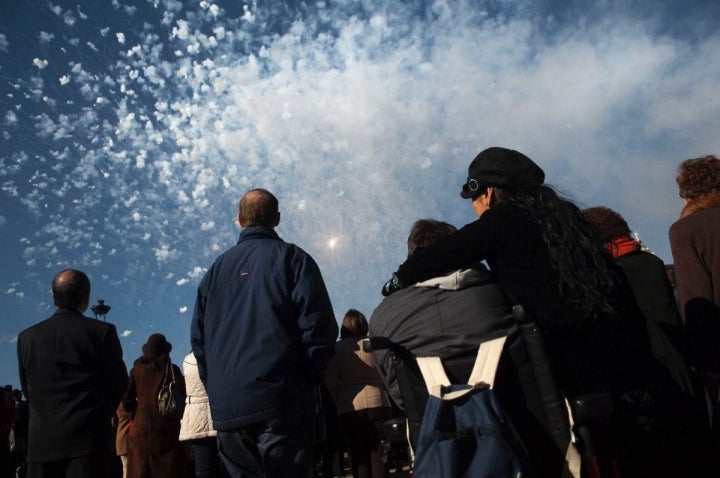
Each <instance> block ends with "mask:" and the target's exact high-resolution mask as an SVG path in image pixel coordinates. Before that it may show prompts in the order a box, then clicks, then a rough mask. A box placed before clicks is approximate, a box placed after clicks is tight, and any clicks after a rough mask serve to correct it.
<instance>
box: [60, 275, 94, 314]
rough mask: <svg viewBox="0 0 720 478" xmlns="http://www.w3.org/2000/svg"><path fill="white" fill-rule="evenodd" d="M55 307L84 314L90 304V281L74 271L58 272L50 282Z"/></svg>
mask: <svg viewBox="0 0 720 478" xmlns="http://www.w3.org/2000/svg"><path fill="white" fill-rule="evenodd" d="M52 294H53V300H54V302H55V306H57V307H62V308H64V309H78V310H80V311H81V312H84V311H85V310H86V309H87V307H88V304H89V303H90V279H88V276H86V275H85V273H84V272H82V271H78V270H75V269H65V270H64V271H60V272H59V273H58V274H57V275H56V276H55V278H54V279H53V281H52Z"/></svg>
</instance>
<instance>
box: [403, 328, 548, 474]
mask: <svg viewBox="0 0 720 478" xmlns="http://www.w3.org/2000/svg"><path fill="white" fill-rule="evenodd" d="M505 340H506V337H500V338H498V339H494V340H489V341H487V342H484V343H482V344H481V345H480V348H479V350H478V354H477V358H476V361H475V366H474V367H473V371H472V373H471V375H470V379H469V380H468V384H466V385H451V384H450V381H449V380H448V378H447V375H446V374H445V370H444V368H443V366H442V362H441V361H440V358H439V357H418V358H417V363H418V366H419V367H420V371H421V372H422V375H423V378H424V379H425V383H426V385H427V387H428V392H429V393H430V397H429V399H428V402H427V406H426V408H425V415H424V417H423V421H422V426H421V428H420V436H419V439H418V445H417V450H416V454H415V463H414V466H413V476H415V477H416V478H426V477H427V478H431V477H432V478H459V477H472V478H483V477H488V478H489V477H493V478H500V477H508V478H526V477H534V476H535V474H534V472H533V470H531V468H530V464H529V463H530V461H529V459H528V454H527V450H526V449H525V446H524V445H523V443H522V441H521V440H520V437H519V436H518V434H517V432H516V431H515V428H514V427H513V425H512V423H511V422H510V419H509V418H508V416H507V414H506V413H505V411H504V410H503V407H502V405H501V404H500V402H499V400H498V398H497V396H496V394H495V392H494V390H493V385H494V381H495V372H496V371H497V366H498V362H499V360H500V355H501V353H502V350H503V347H504V345H505Z"/></svg>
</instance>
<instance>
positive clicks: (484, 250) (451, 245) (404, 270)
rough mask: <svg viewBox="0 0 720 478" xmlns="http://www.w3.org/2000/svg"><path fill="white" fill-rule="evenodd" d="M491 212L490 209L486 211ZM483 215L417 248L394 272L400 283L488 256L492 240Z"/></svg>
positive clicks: (452, 268)
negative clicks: (425, 245)
mask: <svg viewBox="0 0 720 478" xmlns="http://www.w3.org/2000/svg"><path fill="white" fill-rule="evenodd" d="M489 214H490V211H488V212H486V213H485V215H489ZM485 215H484V216H485ZM484 216H483V218H481V219H478V220H477V221H474V222H471V223H470V224H467V225H465V226H464V227H462V228H461V229H458V231H457V232H456V233H455V234H453V235H451V236H447V237H444V238H442V239H440V240H439V241H438V242H436V243H435V244H433V245H431V246H428V247H423V248H422V249H418V250H417V251H415V253H414V254H413V255H412V256H411V257H408V259H407V260H406V261H405V262H403V263H402V264H401V265H400V267H399V268H398V270H397V272H396V273H395V274H396V275H397V277H398V279H399V280H400V284H402V286H409V285H412V284H415V283H416V282H420V281H424V280H427V279H430V278H432V277H438V276H441V275H444V274H449V273H450V272H453V271H455V270H457V269H459V268H461V267H464V266H467V265H469V264H472V263H475V262H479V261H482V260H484V259H486V258H487V257H486V256H487V254H488V251H489V249H490V243H489V241H488V238H489V236H488V233H487V230H488V225H487V224H488V220H486V219H485V217H484Z"/></svg>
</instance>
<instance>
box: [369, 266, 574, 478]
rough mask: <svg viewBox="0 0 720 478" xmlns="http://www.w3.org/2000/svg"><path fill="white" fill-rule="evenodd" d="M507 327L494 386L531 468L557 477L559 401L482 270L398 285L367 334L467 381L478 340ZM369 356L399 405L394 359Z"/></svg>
mask: <svg viewBox="0 0 720 478" xmlns="http://www.w3.org/2000/svg"><path fill="white" fill-rule="evenodd" d="M451 284H452V285H451ZM508 334H510V335H511V338H510V340H509V341H508V343H507V345H506V352H505V353H504V354H503V356H502V358H501V360H500V366H499V368H498V371H497V374H498V375H497V377H496V380H495V390H496V392H497V394H498V397H499V398H500V401H501V403H502V405H503V407H504V408H505V410H506V411H507V413H508V415H509V416H510V419H511V420H512V422H513V425H514V426H515V428H516V429H517V431H518V433H519V434H520V436H521V438H522V439H523V441H524V444H525V446H526V447H528V449H530V450H532V451H533V456H532V462H533V466H534V467H535V469H536V471H537V472H538V473H540V474H541V475H542V476H558V475H559V470H560V467H561V466H562V463H563V460H564V457H565V450H566V449H567V445H568V443H569V440H570V434H569V432H568V427H569V423H568V422H567V420H566V419H564V417H563V416H562V412H564V411H565V404H564V403H563V402H562V401H561V400H560V398H559V394H558V393H557V389H556V388H554V385H553V384H552V383H550V382H549V381H543V380H542V377H540V376H538V375H537V374H535V373H532V372H536V371H537V370H538V369H539V368H540V364H538V363H531V362H532V361H533V359H537V357H533V358H530V357H528V353H527V352H526V351H525V350H526V349H525V347H524V346H523V344H522V339H521V338H520V335H519V333H518V322H517V319H516V318H514V317H513V314H512V312H511V303H510V302H509V301H508V299H507V297H506V296H505V295H504V294H503V292H502V291H501V290H500V288H499V287H498V286H497V284H495V282H494V280H493V278H492V275H491V274H490V273H489V272H488V271H487V270H486V269H484V268H475V269H466V270H461V271H457V272H455V273H453V274H452V275H449V276H445V277H439V278H434V279H430V280H429V281H426V282H423V283H422V284H417V285H416V286H411V287H407V288H405V289H402V290H399V291H397V292H395V293H394V294H392V295H390V296H389V297H386V298H385V299H384V300H383V301H382V302H381V303H380V305H378V307H377V308H376V309H375V310H374V311H373V314H372V317H371V318H370V337H386V338H388V339H390V340H391V341H392V342H393V343H395V344H396V345H398V346H400V347H402V348H404V349H406V350H408V351H409V352H410V353H412V355H413V356H416V357H420V356H438V357H440V358H441V359H442V362H443V366H444V368H445V371H446V372H447V375H448V378H449V379H450V380H451V381H452V382H453V383H467V380H468V378H469V376H470V372H471V370H472V367H473V364H474V362H475V358H476V356H477V351H478V347H479V346H480V344H481V343H482V342H485V341H487V340H490V339H492V338H496V337H498V336H502V335H508ZM373 356H374V357H375V363H376V367H377V368H378V370H379V372H380V375H381V376H382V377H383V380H384V381H385V383H386V384H387V386H388V389H389V391H390V392H391V395H392V397H393V398H394V399H395V400H396V401H397V400H398V399H400V401H399V403H398V404H399V406H400V407H403V406H404V404H403V402H402V400H401V396H400V387H399V385H398V380H397V376H396V373H395V366H396V365H395V364H394V360H393V359H392V358H391V356H390V354H389V353H388V352H387V351H385V350H378V351H375V352H373ZM546 360H547V359H546ZM529 371H532V372H529ZM538 381H541V382H542V383H541V389H538V386H537V382H538ZM552 392H555V393H552ZM558 409H559V410H560V414H558V413H557V411H556V410H558Z"/></svg>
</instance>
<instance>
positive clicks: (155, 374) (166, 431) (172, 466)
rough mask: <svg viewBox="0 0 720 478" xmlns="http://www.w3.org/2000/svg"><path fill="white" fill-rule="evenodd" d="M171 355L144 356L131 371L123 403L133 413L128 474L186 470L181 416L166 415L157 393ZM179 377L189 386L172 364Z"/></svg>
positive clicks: (150, 476) (157, 475)
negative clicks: (164, 415)
mask: <svg viewBox="0 0 720 478" xmlns="http://www.w3.org/2000/svg"><path fill="white" fill-rule="evenodd" d="M169 362H170V357H169V356H168V355H166V354H165V355H160V356H158V357H154V358H152V357H146V356H141V357H140V358H139V359H137V360H136V361H135V363H134V364H133V368H132V370H131V371H130V382H129V384H128V389H127V392H126V393H125V396H124V397H123V400H122V404H123V406H124V407H125V410H127V411H128V412H131V413H133V426H132V430H131V432H130V438H129V443H128V473H127V478H175V477H178V476H182V474H183V473H184V470H183V467H184V463H183V453H182V447H181V445H180V442H179V440H178V435H179V433H180V418H179V417H178V418H169V417H163V416H161V415H160V412H159V411H158V404H157V396H158V391H159V390H160V387H161V385H162V382H163V377H164V373H165V368H166V366H167V364H168V363H169ZM172 367H173V369H174V372H175V380H176V381H179V382H180V387H181V389H182V390H185V380H184V378H183V375H182V372H181V371H180V369H179V368H178V367H177V365H174V364H173V365H172Z"/></svg>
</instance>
